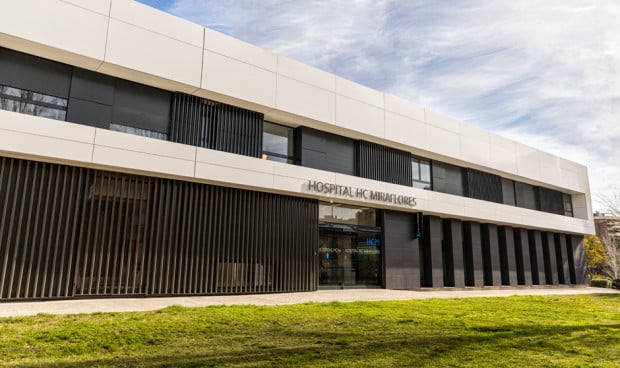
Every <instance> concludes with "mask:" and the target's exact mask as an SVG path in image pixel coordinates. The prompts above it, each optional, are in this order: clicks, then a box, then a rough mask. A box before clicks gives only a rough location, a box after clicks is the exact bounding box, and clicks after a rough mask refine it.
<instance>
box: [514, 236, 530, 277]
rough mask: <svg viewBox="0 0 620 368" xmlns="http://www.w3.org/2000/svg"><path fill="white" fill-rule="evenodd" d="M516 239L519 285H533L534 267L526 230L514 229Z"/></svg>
mask: <svg viewBox="0 0 620 368" xmlns="http://www.w3.org/2000/svg"><path fill="white" fill-rule="evenodd" d="M514 239H515V254H516V260H517V279H518V281H519V285H527V286H529V285H532V265H531V261H530V247H529V243H528V238H527V231H526V230H524V229H514Z"/></svg>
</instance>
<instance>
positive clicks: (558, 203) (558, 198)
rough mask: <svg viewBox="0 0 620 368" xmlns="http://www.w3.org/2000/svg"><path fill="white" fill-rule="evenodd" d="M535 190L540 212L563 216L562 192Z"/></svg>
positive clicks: (544, 189)
mask: <svg viewBox="0 0 620 368" xmlns="http://www.w3.org/2000/svg"><path fill="white" fill-rule="evenodd" d="M536 189H537V190H538V200H539V204H540V210H541V211H545V212H549V213H555V214H557V215H562V216H563V215H564V195H563V194H562V192H559V191H557V190H553V189H547V188H542V187H538V188H536Z"/></svg>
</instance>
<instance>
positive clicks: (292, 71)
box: [277, 55, 336, 92]
mask: <svg viewBox="0 0 620 368" xmlns="http://www.w3.org/2000/svg"><path fill="white" fill-rule="evenodd" d="M277 71H278V75H282V76H285V77H288V78H291V79H294V80H296V81H299V82H303V83H306V84H310V85H312V86H315V87H318V88H322V89H324V90H327V91H331V92H335V91H336V76H335V75H333V74H330V73H327V72H324V71H322V70H320V69H317V68H313V67H311V66H310V65H306V64H304V63H301V62H299V61H297V60H293V59H290V58H287V57H286V56H280V55H278V70H277Z"/></svg>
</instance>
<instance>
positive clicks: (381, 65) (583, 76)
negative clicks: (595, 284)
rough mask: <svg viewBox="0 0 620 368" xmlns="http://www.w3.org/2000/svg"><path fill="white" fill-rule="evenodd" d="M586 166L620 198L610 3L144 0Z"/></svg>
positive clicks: (613, 2)
mask: <svg viewBox="0 0 620 368" xmlns="http://www.w3.org/2000/svg"><path fill="white" fill-rule="evenodd" d="M140 1H141V2H143V3H145V4H148V5H150V6H153V7H156V8H159V9H161V10H163V11H166V12H168V13H171V14H174V15H176V16H179V17H181V18H185V19H187V20H190V21H192V22H195V23H198V24H200V25H203V26H206V27H208V28H211V29H214V30H217V31H220V32H223V33H225V34H228V35H231V36H233V37H235V38H238V39H240V40H243V41H246V42H249V43H251V44H254V45H257V46H259V47H262V48H265V49H268V50H270V51H273V52H275V53H278V54H282V55H285V56H288V57H291V58H293V59H296V60H299V61H301V62H303V63H306V64H309V65H312V66H314V67H317V68H319V69H322V70H325V71H328V72H331V73H334V74H336V75H339V76H341V77H344V78H347V79H350V80H353V81H355V82H357V83H360V84H363V85H366V86H369V87H371V88H374V89H377V90H380V91H383V92H387V93H391V94H394V95H397V96H399V97H402V98H404V99H407V100H410V101H412V102H415V103H418V104H420V105H422V106H424V107H427V108H429V109H431V110H434V111H438V112H441V113H443V114H446V115H448V116H450V117H452V118H455V119H457V120H461V121H464V122H466V123H468V124H471V125H474V126H477V127H480V128H483V129H486V130H489V131H492V132H494V133H497V134H500V135H503V136H505V137H508V138H511V139H514V140H516V141H518V142H522V143H525V144H528V145H531V146H533V147H536V148H538V149H541V150H543V151H546V152H549V153H552V154H555V155H559V156H561V157H564V158H567V159H570V160H573V161H576V162H579V163H581V164H584V165H586V166H587V167H588V171H589V179H590V188H591V191H592V197H593V203H592V204H593V208H594V209H595V210H604V206H603V205H602V204H600V203H599V201H598V200H597V199H598V198H600V196H601V195H609V193H612V192H616V191H620V147H618V146H617V144H619V142H620V119H619V118H618V116H619V115H620V1H618V0H607V1H605V0H584V1H577V0H545V1H541V0H531V1H530V0H510V1H489V0H444V1H431V0H426V1H421V0H308V1H301V0H261V1H258V0H228V1H222V0H219V1H210V0H140Z"/></svg>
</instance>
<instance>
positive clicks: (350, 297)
mask: <svg viewBox="0 0 620 368" xmlns="http://www.w3.org/2000/svg"><path fill="white" fill-rule="evenodd" d="M598 293H605V294H618V295H620V290H613V289H599V288H590V287H588V288H586V287H583V288H580V287H576V288H572V287H559V288H500V289H471V290H468V289H465V290H429V291H410V290H385V289H350V290H320V291H316V292H304V293H282V294H253V295H227V296H193V297H166V298H114V299H113V298H105V299H79V300H75V299H73V300H55V301H42V302H15V303H0V317H14V316H29V315H36V314H38V313H49V314H74V313H93V312H130V311H149V310H157V309H161V308H165V307H168V306H171V305H182V306H185V307H205V306H210V305H234V304H237V305H238V304H246V305H247V304H250V305H288V304H299V303H308V302H334V301H338V302H354V301H373V300H409V299H428V298H468V297H499V296H511V295H574V294H598Z"/></svg>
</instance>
